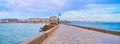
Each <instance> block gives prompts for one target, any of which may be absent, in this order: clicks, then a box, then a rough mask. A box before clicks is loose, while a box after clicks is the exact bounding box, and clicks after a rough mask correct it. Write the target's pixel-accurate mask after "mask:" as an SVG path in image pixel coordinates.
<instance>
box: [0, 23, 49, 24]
mask: <svg viewBox="0 0 120 44" xmlns="http://www.w3.org/2000/svg"><path fill="white" fill-rule="evenodd" d="M0 24H48V23H0Z"/></svg>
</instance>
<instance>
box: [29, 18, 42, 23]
mask: <svg viewBox="0 0 120 44" xmlns="http://www.w3.org/2000/svg"><path fill="white" fill-rule="evenodd" d="M27 21H28V22H30V23H40V22H41V18H28V19H27Z"/></svg>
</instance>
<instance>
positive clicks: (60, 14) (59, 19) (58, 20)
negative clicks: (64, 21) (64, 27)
mask: <svg viewBox="0 0 120 44" xmlns="http://www.w3.org/2000/svg"><path fill="white" fill-rule="evenodd" d="M59 16H61V14H60V13H59V14H58V24H59V23H60V18H59Z"/></svg>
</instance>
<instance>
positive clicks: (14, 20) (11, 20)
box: [0, 19, 20, 23]
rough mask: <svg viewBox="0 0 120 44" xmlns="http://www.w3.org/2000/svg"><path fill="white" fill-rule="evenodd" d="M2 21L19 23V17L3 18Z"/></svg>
mask: <svg viewBox="0 0 120 44" xmlns="http://www.w3.org/2000/svg"><path fill="white" fill-rule="evenodd" d="M0 22H1V23H19V22H20V21H19V19H1V20H0Z"/></svg>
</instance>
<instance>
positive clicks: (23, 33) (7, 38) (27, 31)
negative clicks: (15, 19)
mask: <svg viewBox="0 0 120 44" xmlns="http://www.w3.org/2000/svg"><path fill="white" fill-rule="evenodd" d="M44 25H45V24H5V23H4V24H2V23H0V44H20V43H21V42H23V41H25V40H28V39H30V38H32V37H34V36H37V35H39V34H41V33H42V32H39V30H41V29H40V28H41V27H43V26H44Z"/></svg>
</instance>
